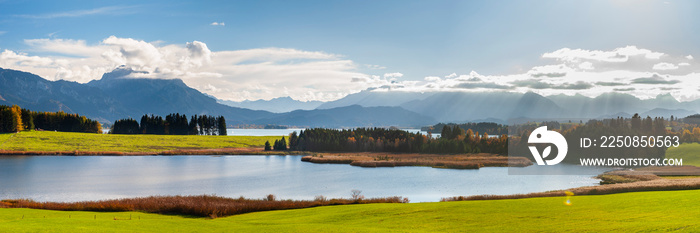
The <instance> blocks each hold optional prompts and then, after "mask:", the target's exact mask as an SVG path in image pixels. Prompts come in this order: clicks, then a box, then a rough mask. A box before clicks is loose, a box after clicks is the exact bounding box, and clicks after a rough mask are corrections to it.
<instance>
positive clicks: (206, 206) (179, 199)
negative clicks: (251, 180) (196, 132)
mask: <svg viewBox="0 0 700 233" xmlns="http://www.w3.org/2000/svg"><path fill="white" fill-rule="evenodd" d="M408 202H409V200H408V199H407V198H402V197H384V198H367V199H365V198H361V197H359V198H355V199H344V198H334V199H328V198H325V197H322V196H319V197H317V198H315V199H314V200H310V201H309V200H306V201H298V200H276V199H275V197H274V196H273V195H268V196H267V197H266V198H265V199H246V198H243V197H241V198H226V197H218V196H213V195H199V196H150V197H139V198H124V199H115V200H104V201H83V202H70V203H67V202H36V201H32V200H26V199H16V200H2V201H0V207H4V208H31V209H47V210H63V211H100V212H102V211H105V212H122V211H142V212H148V213H158V214H178V215H190V216H200V217H210V218H217V217H224V216H230V215H237V214H244V213H250V212H259V211H269V210H285V209H300V208H310V207H316V206H328V205H349V204H369V203H408Z"/></svg>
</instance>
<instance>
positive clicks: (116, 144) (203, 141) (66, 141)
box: [0, 131, 280, 153]
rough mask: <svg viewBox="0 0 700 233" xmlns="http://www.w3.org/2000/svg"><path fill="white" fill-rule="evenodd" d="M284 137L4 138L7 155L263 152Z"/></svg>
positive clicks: (1, 145) (28, 134)
mask: <svg viewBox="0 0 700 233" xmlns="http://www.w3.org/2000/svg"><path fill="white" fill-rule="evenodd" d="M279 138H280V136H196V135H187V136H182V135H118V134H116V135H115V134H88V133H65V132H51V131H25V132H20V133H16V134H14V133H12V134H0V150H5V151H37V152H42V151H44V152H46V151H66V152H70V151H85V152H127V153H129V152H149V153H155V152H162V151H171V150H196V149H218V148H253V147H255V148H259V147H263V146H264V145H265V141H268V140H269V141H274V140H275V139H279Z"/></svg>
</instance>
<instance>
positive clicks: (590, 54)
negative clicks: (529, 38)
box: [542, 46, 664, 62]
mask: <svg viewBox="0 0 700 233" xmlns="http://www.w3.org/2000/svg"><path fill="white" fill-rule="evenodd" d="M663 55H664V54H663V53H659V52H652V51H651V50H648V49H639V48H637V47H636V46H627V47H623V48H616V49H614V50H612V51H601V50H584V49H570V48H563V49H559V50H557V51H554V52H551V53H545V54H543V55H542V57H544V58H555V59H557V60H561V61H566V62H578V61H586V60H588V61H604V62H626V61H628V60H629V59H630V57H633V56H643V57H644V58H646V59H659V58H661V56H663Z"/></svg>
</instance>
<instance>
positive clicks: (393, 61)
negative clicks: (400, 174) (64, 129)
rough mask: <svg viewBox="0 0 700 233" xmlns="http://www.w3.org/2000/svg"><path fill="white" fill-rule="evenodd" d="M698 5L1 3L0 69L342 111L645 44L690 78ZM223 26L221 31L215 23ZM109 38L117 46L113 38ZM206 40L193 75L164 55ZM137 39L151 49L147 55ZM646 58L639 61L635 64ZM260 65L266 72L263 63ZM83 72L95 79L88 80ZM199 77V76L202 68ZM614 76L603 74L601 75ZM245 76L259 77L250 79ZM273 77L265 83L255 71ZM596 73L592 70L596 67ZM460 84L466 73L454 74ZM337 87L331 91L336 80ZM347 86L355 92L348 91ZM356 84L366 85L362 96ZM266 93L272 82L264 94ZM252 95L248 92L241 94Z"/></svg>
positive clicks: (650, 71)
mask: <svg viewBox="0 0 700 233" xmlns="http://www.w3.org/2000/svg"><path fill="white" fill-rule="evenodd" d="M698 4H700V3H697V2H695V1H673V0H668V1H654V0H651V1H405V0H402V1H188V2H176V1H173V2H171V1H148V2H145V1H113V2H110V1H72V2H64V1H61V2H58V1H1V0H0V51H6V50H9V51H11V52H12V53H13V54H14V55H13V54H9V53H6V54H5V55H7V56H6V57H14V58H13V59H15V60H12V62H10V59H9V58H6V59H5V62H4V63H2V62H0V67H3V68H16V69H24V70H27V71H30V72H35V73H38V74H39V75H41V76H42V77H45V78H47V79H67V80H74V81H79V82H86V81H89V80H92V79H98V78H99V77H100V76H101V75H99V74H100V73H104V72H105V71H108V70H110V69H112V68H113V67H116V66H118V65H119V64H118V63H119V62H123V63H124V64H126V65H131V66H136V68H141V69H146V70H148V71H151V73H155V71H156V70H158V71H162V70H174V71H172V72H171V73H167V72H164V73H163V75H161V76H167V75H166V74H169V75H170V77H164V78H182V79H183V80H185V82H186V83H188V84H189V85H191V86H193V87H194V88H197V89H199V90H201V91H203V92H207V93H209V94H212V95H215V96H217V97H219V98H222V99H232V100H242V99H259V98H263V99H269V98H274V97H280V96H284V95H289V96H292V97H293V98H296V99H309V100H311V99H319V100H331V99H335V98H339V97H342V96H343V95H346V94H348V93H351V92H355V91H359V90H361V89H364V88H368V87H376V86H379V87H381V86H391V84H392V81H393V83H394V84H397V83H401V82H406V83H401V84H402V85H401V86H394V89H400V88H401V87H407V86H412V89H420V88H416V86H424V87H425V86H426V85H427V84H429V83H428V82H430V81H429V80H437V79H435V78H436V77H437V78H440V80H442V81H446V80H449V79H455V78H457V77H459V76H460V75H461V76H465V77H466V76H469V77H472V78H473V77H476V75H480V76H479V77H482V76H487V77H482V78H480V79H481V80H490V81H489V82H492V83H498V80H501V81H503V80H508V78H511V79H517V78H519V79H525V78H524V77H511V76H513V75H516V76H517V75H524V74H527V73H530V74H531V75H530V78H531V77H534V76H532V72H533V69H535V68H537V67H544V68H541V69H553V68H552V67H546V66H547V65H561V64H564V65H566V66H570V67H573V68H574V69H578V68H576V67H574V66H578V65H580V63H583V62H585V61H582V60H581V59H579V60H577V61H575V62H574V63H576V64H573V63H572V62H573V60H572V59H573V58H572V57H571V56H579V55H581V53H577V55H572V54H569V55H567V56H569V57H567V58H564V57H561V56H560V57H555V58H552V57H551V56H550V58H546V57H544V56H543V55H544V54H547V53H553V52H555V51H559V50H561V49H564V48H569V49H572V50H575V49H581V50H584V51H601V52H605V51H615V49H620V48H625V47H627V46H634V47H635V48H637V49H640V50H648V51H651V52H659V53H663V54H664V57H663V58H662V59H666V58H669V59H670V60H669V61H668V62H667V61H665V60H664V61H663V62H662V61H659V62H656V63H654V64H652V65H656V64H659V63H668V64H673V65H675V66H678V64H681V63H688V65H687V66H684V65H681V67H694V65H695V63H694V62H689V61H694V60H693V59H686V60H689V61H682V58H684V57H687V56H688V55H691V57H692V56H693V55H694V56H700V51H699V50H700V47H698V46H697V45H696V43H697V41H700V34H699V33H700V24H699V22H698V18H697V15H694V14H695V13H696V12H698V10H700V9H699V8H698ZM215 22H216V24H218V25H212V24H213V23H215ZM221 24H223V25H221ZM108 38H114V39H113V40H110V41H107V39H108ZM39 39H43V40H41V41H39ZM195 41H196V42H198V43H201V44H203V45H204V46H205V47H204V48H202V47H201V46H199V47H198V48H202V49H205V50H208V51H209V52H211V54H212V55H211V56H213V57H212V58H207V59H209V60H206V59H205V60H202V61H204V63H202V64H204V65H202V64H200V63H201V62H199V63H197V62H195V63H192V64H194V65H192V64H189V63H188V64H189V65H185V66H187V67H188V68H187V69H185V68H182V66H183V65H182V64H179V65H172V64H173V63H174V62H171V61H169V60H167V59H168V58H166V57H167V56H169V55H163V54H170V53H179V52H182V54H185V55H183V56H189V55H187V51H189V52H193V51H194V50H187V49H188V48H190V47H187V46H188V43H190V44H192V45H194V44H195ZM138 42H144V43H146V44H140V45H139V43H138ZM81 43H82V44H81ZM149 44H150V45H152V47H155V49H156V50H158V51H160V55H157V56H155V57H157V58H158V59H160V60H159V61H158V62H144V61H143V59H147V58H143V57H138V59H136V58H134V59H132V58H133V57H128V55H130V54H131V55H133V54H134V53H136V52H135V51H137V50H138V49H141V48H144V49H146V50H148V49H150V47H149ZM131 45H133V46H135V47H133V49H136V50H133V51H132V53H130V54H127V53H123V54H120V55H119V57H120V59H111V60H109V62H105V61H98V59H97V57H100V56H101V57H104V51H108V50H109V48H112V49H114V50H115V51H116V52H119V51H124V49H123V48H124V47H123V46H131ZM197 45H199V44H197ZM71 46H78V47H76V48H71ZM110 46H111V47H110ZM114 46H116V47H114ZM143 46H146V47H149V48H145V47H143ZM169 46H170V47H179V48H181V49H183V50H182V51H180V50H177V48H172V49H171V48H169ZM108 47H109V48H108ZM98 48H99V49H98ZM81 49H84V51H85V53H71V52H66V50H75V51H78V50H79V51H83V50H81ZM100 49H101V50H100ZM98 50H100V51H98ZM103 50H104V51H103ZM127 50H129V49H127ZM151 50H153V49H151ZM185 50H186V51H185ZM227 51H229V52H235V53H234V55H230V56H229V55H226V54H227V53H226V52H227ZM205 52H206V51H205ZM217 53H218V54H217ZM241 54H247V55H249V56H246V57H245V58H246V59H249V60H245V59H237V58H234V57H236V56H238V57H239V58H240V56H241ZM250 54H253V55H250ZM11 55H12V56H11ZM636 55H640V53H634V54H633V55H632V56H636ZM21 56H25V58H22V57H21ZM231 56H233V57H231ZM26 57H30V58H31V57H34V59H35V60H37V59H38V58H37V57H40V58H48V59H52V60H51V62H52V63H51V64H48V63H47V64H39V65H37V64H35V63H28V62H25V63H23V64H24V65H22V62H21V59H30V58H26ZM90 57H93V58H94V59H93V60H92V61H91V62H88V61H84V60H82V61H81V60H79V59H76V58H90ZM150 57H151V58H153V57H154V56H150ZM223 57H226V58H227V59H228V60H226V62H220V61H223V60H225V59H223ZM579 58H580V57H579ZM589 58H590V57H589ZM61 59H63V60H61ZM173 59H176V60H177V58H173ZM188 59H190V58H188ZM212 59H213V60H212ZM192 60H193V61H194V60H197V59H194V58H192ZM574 60H575V59H574ZM173 61H174V60H173ZM593 61H600V59H597V58H596V59H593ZM671 61H673V62H675V63H673V62H671ZM67 63H70V64H69V65H66V64H67ZM565 63H566V64H565ZM593 63H595V62H593ZM166 64H169V65H166ZM207 64H209V65H207ZM211 64H218V65H219V66H217V65H211ZM226 64H229V65H235V66H236V69H229V68H230V67H223V66H225V65H226ZM256 64H257V65H258V66H253V65H256ZM644 64H646V63H644ZM270 65H274V66H270ZM596 65H597V64H596ZM628 65H629V67H618V68H619V69H618V71H630V72H636V74H637V75H641V76H639V77H636V76H634V75H633V74H629V75H630V77H629V80H627V81H625V80H622V81H621V82H623V83H625V84H630V85H631V84H634V82H633V81H630V80H634V79H635V78H642V76H644V75H646V76H648V77H647V78H649V77H654V76H653V75H654V74H657V77H659V78H664V79H668V80H681V81H683V79H682V77H685V76H687V75H691V74H693V75H694V74H695V71H696V70H695V69H694V68H693V69H690V68H688V69H686V71H687V72H680V70H681V69H670V70H669V69H651V68H652V66H651V65H647V66H648V68H649V69H647V70H644V69H641V68H640V67H637V66H639V65H640V64H628ZM84 66H88V67H89V68H90V69H89V72H88V71H87V69H84ZM195 66H196V67H197V68H196V69H194V68H191V67H195ZM603 66H605V65H603V64H601V65H599V66H596V68H598V67H603ZM76 67H83V68H76ZM61 68H63V69H64V70H71V72H70V74H68V73H66V72H64V73H60V72H61V71H57V70H60V69H61ZM554 68H556V67H554ZM560 68H561V67H560ZM564 68H567V67H564ZM52 69H53V70H54V71H52ZM149 69H151V70H149ZM241 69H248V70H249V71H250V72H240V70H241ZM261 69H265V70H266V72H263V73H260V72H258V71H255V72H253V71H251V70H261ZM299 69H300V70H299ZM587 70H588V72H589V73H590V72H591V69H587ZM659 70H663V71H664V72H659ZM672 70H676V71H677V72H676V71H674V72H672ZM312 71H313V72H312ZM473 71H474V72H473ZM578 71H581V70H580V69H578ZM606 71H609V70H606ZM188 72H189V73H190V74H187V73H188ZM275 72H285V73H284V74H277V73H275ZM640 72H641V73H640ZM290 73H302V74H303V75H300V76H294V75H290ZM453 73H454V74H455V75H451V74H453ZM572 73H573V72H572ZM192 74H194V75H192ZM387 74H388V75H387ZM509 75H511V76H509ZM665 75H675V76H668V77H667V76H665ZM205 76H206V77H205ZM278 76H285V77H278ZM311 76H313V77H311ZM316 76H318V77H316ZM361 76H363V77H364V79H362V77H361ZM570 76H574V77H575V76H576V75H570ZM579 76H580V75H579ZM608 76H610V75H608ZM608 76H605V75H602V76H600V77H597V79H601V80H606V78H608ZM632 76H634V77H632ZM646 76H644V77H646ZM676 76H678V77H676ZM307 77H310V79H309V82H310V83H308V84H306V85H301V86H298V87H296V86H295V83H299V80H302V79H303V80H306V78H307ZM329 77H331V78H329ZM392 78H393V79H394V80H392ZM213 79H226V80H224V81H222V80H218V81H216V80H213ZM325 79H332V80H333V81H329V82H328V83H324V80H325ZM336 79H337V80H336ZM463 79H465V80H466V78H464V77H463ZM342 80H345V82H349V81H350V80H355V81H356V82H354V83H351V84H348V85H344V83H343V81H342ZM358 80H365V81H366V82H365V83H363V84H362V85H359V84H358V82H359V81H358ZM453 81H454V80H453ZM457 81H459V80H457ZM521 81H522V80H521ZM530 81H532V80H530ZM540 81H542V82H545V83H546V84H549V85H550V86H556V85H559V86H562V85H566V84H575V83H576V82H578V81H585V78H582V79H581V80H568V81H567V80H559V81H557V80H540ZM256 82H257V83H261V82H263V83H266V85H264V86H260V85H257V86H256V84H255V83H256ZM415 82H420V83H415ZM504 82H506V81H504ZM453 83H454V82H453ZM511 83H512V82H511ZM521 83H522V82H521ZM240 84H242V86H244V87H242V88H244V89H240V88H241V87H234V86H236V85H238V86H241V85H240ZM443 84H444V83H443ZM501 84H507V83H503V82H501ZM438 86H439V85H438ZM593 86H595V85H593ZM284 88H286V90H285V89H284ZM528 88H529V89H528ZM630 88H635V90H636V91H637V92H639V93H647V92H648V91H647V90H646V89H644V88H642V87H628V88H627V89H630ZM646 88H650V87H646ZM345 89H349V90H345ZM408 89H410V88H407V90H408ZM517 89H518V91H523V90H531V89H532V90H534V91H536V92H541V93H543V94H556V93H558V92H557V91H556V90H557V88H551V90H550V89H547V88H540V89H537V88H532V87H525V88H520V86H518V88H517ZM589 89H594V90H589ZM617 89H619V90H622V89H624V88H617ZM667 89H669V90H670V88H667ZM695 89H697V87H695ZM610 90H611V89H609V88H608V89H604V88H603V89H601V88H597V87H592V88H586V89H580V92H582V93H583V94H590V95H595V94H596V93H599V92H602V91H610ZM486 91H488V90H486ZM231 92H236V93H239V94H231ZM245 92H247V94H245ZM631 92H634V91H631ZM240 93H243V94H240ZM633 94H634V93H633ZM654 94H658V93H654ZM673 94H674V96H676V97H677V98H679V99H681V98H696V97H692V96H691V94H690V93H689V92H688V90H680V89H677V91H676V92H675V93H673ZM684 96H685V97H684Z"/></svg>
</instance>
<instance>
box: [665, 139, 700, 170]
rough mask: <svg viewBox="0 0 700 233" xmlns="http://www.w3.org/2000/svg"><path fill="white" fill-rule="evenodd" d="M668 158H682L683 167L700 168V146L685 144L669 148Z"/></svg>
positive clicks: (667, 151)
mask: <svg viewBox="0 0 700 233" xmlns="http://www.w3.org/2000/svg"><path fill="white" fill-rule="evenodd" d="M666 158H682V159H683V165H693V166H697V167H700V144H698V143H683V144H681V145H680V146H678V147H669V148H668V150H666Z"/></svg>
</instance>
